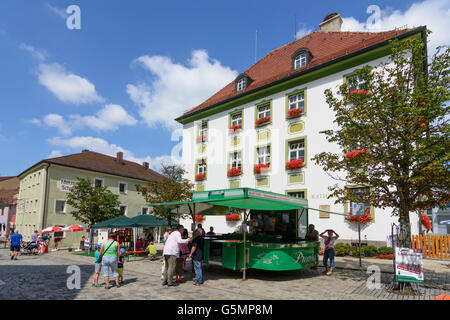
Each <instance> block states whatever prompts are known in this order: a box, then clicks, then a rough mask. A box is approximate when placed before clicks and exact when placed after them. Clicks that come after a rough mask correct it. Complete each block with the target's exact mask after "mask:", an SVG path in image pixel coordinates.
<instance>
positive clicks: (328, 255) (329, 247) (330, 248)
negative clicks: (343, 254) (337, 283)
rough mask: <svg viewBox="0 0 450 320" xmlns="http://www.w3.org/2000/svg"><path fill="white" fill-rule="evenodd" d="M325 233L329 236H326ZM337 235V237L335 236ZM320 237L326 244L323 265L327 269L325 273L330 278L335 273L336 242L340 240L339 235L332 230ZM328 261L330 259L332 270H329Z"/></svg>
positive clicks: (326, 231)
mask: <svg viewBox="0 0 450 320" xmlns="http://www.w3.org/2000/svg"><path fill="white" fill-rule="evenodd" d="M325 233H327V235H326V236H325ZM333 234H335V236H333ZM320 237H321V238H323V240H324V243H325V250H324V254H323V265H324V267H325V272H326V274H327V276H330V275H331V274H332V273H333V268H334V244H335V242H336V240H337V239H338V238H339V235H338V234H337V233H336V232H335V231H334V230H332V229H328V230H325V231H324V232H322V233H321V234H320ZM328 259H330V268H328Z"/></svg>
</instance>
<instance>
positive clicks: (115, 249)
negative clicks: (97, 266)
mask: <svg viewBox="0 0 450 320" xmlns="http://www.w3.org/2000/svg"><path fill="white" fill-rule="evenodd" d="M115 238H116V235H115V233H114V232H110V233H109V234H108V240H107V241H106V242H105V243H103V245H102V247H101V249H100V257H102V269H103V276H104V277H105V289H109V288H110V285H109V269H111V272H112V274H113V277H114V279H115V280H116V287H117V288H119V287H120V284H119V271H118V266H117V260H118V259H119V245H118V244H117V241H116V240H115Z"/></svg>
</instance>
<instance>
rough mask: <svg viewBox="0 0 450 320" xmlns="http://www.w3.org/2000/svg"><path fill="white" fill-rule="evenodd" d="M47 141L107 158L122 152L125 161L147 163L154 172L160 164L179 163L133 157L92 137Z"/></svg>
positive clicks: (58, 138) (170, 158) (115, 146)
mask: <svg viewBox="0 0 450 320" xmlns="http://www.w3.org/2000/svg"><path fill="white" fill-rule="evenodd" d="M47 141H48V142H49V143H50V144H51V145H53V146H57V147H62V148H66V149H67V150H69V151H75V152H80V151H81V150H83V149H88V150H90V151H94V152H99V153H103V154H106V155H109V156H113V157H115V156H116V154H117V152H123V157H124V159H125V160H128V161H133V162H136V163H139V164H142V163H143V162H148V163H149V165H150V167H151V168H153V169H154V170H158V169H159V167H160V164H161V162H162V161H163V162H164V163H179V162H178V161H177V159H175V158H172V157H171V156H167V155H165V156H158V157H154V158H152V157H149V156H146V157H145V158H139V157H136V156H135V155H134V153H133V152H131V151H129V150H127V149H124V148H122V147H120V146H118V145H115V144H110V143H108V142H107V141H106V140H104V139H102V138H94V137H90V136H87V137H71V138H61V137H54V138H50V139H47Z"/></svg>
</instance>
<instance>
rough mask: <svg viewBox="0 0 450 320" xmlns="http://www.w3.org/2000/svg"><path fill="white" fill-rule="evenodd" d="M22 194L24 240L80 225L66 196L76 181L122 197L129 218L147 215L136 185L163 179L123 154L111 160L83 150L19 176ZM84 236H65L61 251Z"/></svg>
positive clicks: (19, 226)
mask: <svg viewBox="0 0 450 320" xmlns="http://www.w3.org/2000/svg"><path fill="white" fill-rule="evenodd" d="M19 178H20V193H19V199H18V209H17V217H16V228H17V230H19V231H20V233H21V234H22V235H23V236H24V239H25V240H30V239H31V234H32V233H33V232H34V230H41V229H43V228H46V227H49V226H69V225H73V224H81V223H80V222H79V221H76V220H75V218H74V217H73V216H72V215H71V214H70V211H71V210H72V208H71V207H70V206H69V205H67V204H66V200H67V194H68V193H69V191H70V190H71V188H72V187H73V186H74V185H76V183H77V178H84V179H88V180H90V181H92V184H93V185H95V186H106V187H108V189H109V190H110V191H111V192H112V193H114V194H117V195H119V201H120V203H121V205H120V210H121V211H122V212H123V214H124V215H126V216H128V217H134V216H136V215H138V214H146V213H148V210H149V209H148V207H147V206H146V205H145V204H146V202H145V199H144V197H143V196H142V195H140V194H138V193H137V191H136V185H142V186H143V185H145V184H146V182H147V181H148V180H150V179H162V176H161V175H159V174H158V173H156V172H155V171H153V170H151V169H149V165H148V163H145V162H144V163H143V164H142V165H139V164H137V163H134V162H131V161H126V160H123V154H122V153H121V152H119V153H117V156H116V157H110V156H107V155H103V154H100V153H97V152H92V151H88V150H83V151H82V152H81V153H77V154H73V155H69V156H64V157H58V158H52V159H46V160H43V161H40V162H39V163H37V164H35V165H34V166H32V167H30V168H29V169H27V170H25V171H24V172H22V173H21V174H20V175H19ZM82 235H86V234H85V233H84V232H73V233H70V232H65V233H61V234H58V236H62V237H63V240H62V241H61V245H60V247H67V246H73V245H77V246H78V244H79V241H80V238H81V236H82Z"/></svg>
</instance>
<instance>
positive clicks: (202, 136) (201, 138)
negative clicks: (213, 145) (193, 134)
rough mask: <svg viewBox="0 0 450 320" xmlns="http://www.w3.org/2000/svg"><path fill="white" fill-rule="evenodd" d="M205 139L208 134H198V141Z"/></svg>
mask: <svg viewBox="0 0 450 320" xmlns="http://www.w3.org/2000/svg"><path fill="white" fill-rule="evenodd" d="M205 141H206V135H204V134H201V135H199V136H197V143H200V142H205Z"/></svg>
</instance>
